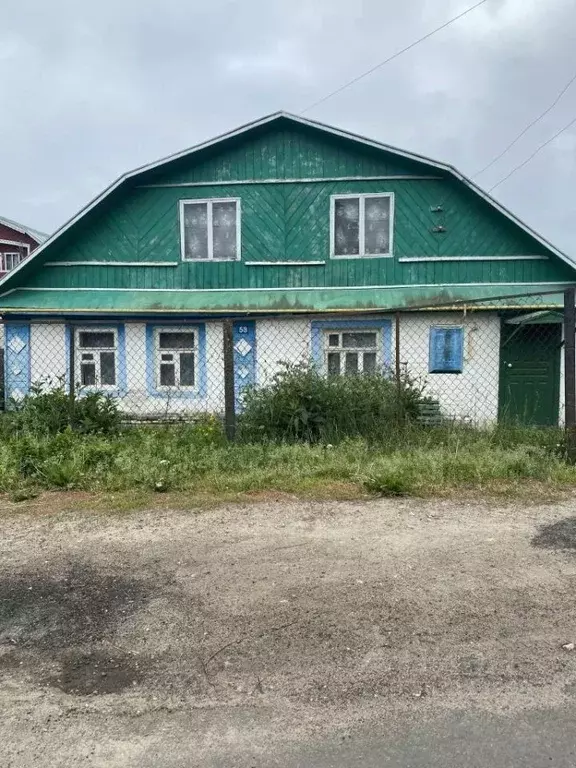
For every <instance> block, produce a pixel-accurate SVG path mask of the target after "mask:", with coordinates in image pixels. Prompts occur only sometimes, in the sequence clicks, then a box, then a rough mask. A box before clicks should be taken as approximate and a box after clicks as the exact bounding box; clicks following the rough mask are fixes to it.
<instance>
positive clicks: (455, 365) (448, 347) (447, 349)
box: [429, 327, 464, 373]
mask: <svg viewBox="0 0 576 768" xmlns="http://www.w3.org/2000/svg"><path fill="white" fill-rule="evenodd" d="M463 364H464V329H463V328H454V327H452V328H449V327H445V328H431V329H430V361H429V371H430V373H462V369H463Z"/></svg>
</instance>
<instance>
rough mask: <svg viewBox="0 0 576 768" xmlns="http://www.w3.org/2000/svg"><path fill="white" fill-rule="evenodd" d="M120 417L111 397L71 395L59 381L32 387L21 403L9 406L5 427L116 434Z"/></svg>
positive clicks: (19, 429)
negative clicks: (53, 383)
mask: <svg viewBox="0 0 576 768" xmlns="http://www.w3.org/2000/svg"><path fill="white" fill-rule="evenodd" d="M120 421H121V416H120V412H119V411H118V406H117V404H116V401H115V400H114V398H112V397H110V396H109V395H104V394H102V393H101V392H80V393H79V394H76V395H74V396H71V395H70V394H69V393H68V392H66V391H65V390H64V386H63V384H62V383H61V382H59V383H58V384H57V386H53V385H52V384H51V382H40V383H38V384H33V385H32V387H31V388H30V393H29V394H28V395H26V397H24V398H23V400H21V401H20V402H12V403H11V411H10V413H9V414H8V419H7V420H5V422H4V426H5V428H8V430H10V431H16V432H24V433H30V434H48V435H54V434H58V433H60V432H64V431H66V430H68V429H71V430H72V431H74V432H80V433H83V434H103V435H109V434H115V433H116V432H118V430H119V428H120Z"/></svg>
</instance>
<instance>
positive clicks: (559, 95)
mask: <svg viewBox="0 0 576 768" xmlns="http://www.w3.org/2000/svg"><path fill="white" fill-rule="evenodd" d="M575 80H576V73H574V75H573V76H572V77H571V78H570V80H569V81H568V82H567V83H566V85H565V86H564V88H562V90H561V91H560V93H559V94H558V95H557V96H556V98H555V99H554V101H553V102H552V104H550V106H549V107H547V108H546V109H545V110H544V112H542V113H541V114H539V115H538V117H536V118H534V120H532V122H531V123H529V124H528V125H527V126H526V127H525V128H524V130H522V131H521V132H520V133H519V134H518V135H517V136H516V138H515V139H514V140H513V141H511V142H510V144H508V146H507V147H506V148H505V149H503V150H502V152H500V154H499V155H496V157H495V158H494V159H492V160H491V161H490V162H489V163H488V165H485V166H484V168H482V169H481V170H479V171H476V173H475V174H474V175H473V176H472V178H473V179H475V178H476V177H477V176H480V174H481V173H484V171H487V170H488V168H491V167H492V166H493V165H494V163H497V162H498V160H500V158H501V157H504V155H505V154H506V153H507V152H508V151H509V150H510V149H512V147H513V146H514V145H515V144H516V143H517V142H518V141H520V139H521V138H522V136H524V135H525V134H526V133H528V131H529V130H530V128H532V127H533V126H535V125H536V124H537V123H539V122H540V120H542V118H544V117H546V115H547V114H548V113H549V112H551V111H552V110H553V109H554V107H555V106H556V104H558V102H559V101H560V99H561V98H562V96H564V94H565V93H566V91H567V90H568V88H570V86H571V85H572V83H573V82H574V81H575Z"/></svg>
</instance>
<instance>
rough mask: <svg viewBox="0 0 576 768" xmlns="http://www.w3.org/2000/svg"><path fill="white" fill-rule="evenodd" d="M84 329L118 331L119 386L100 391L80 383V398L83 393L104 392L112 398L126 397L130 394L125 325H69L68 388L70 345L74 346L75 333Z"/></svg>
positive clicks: (66, 342)
mask: <svg viewBox="0 0 576 768" xmlns="http://www.w3.org/2000/svg"><path fill="white" fill-rule="evenodd" d="M83 328H113V329H114V330H115V331H116V334H117V338H118V372H117V373H118V386H117V387H116V388H115V389H108V388H106V389H102V390H100V389H98V387H83V386H81V385H80V383H79V382H77V383H76V388H75V389H76V391H77V393H78V396H79V397H81V396H82V393H83V392H102V393H104V394H106V395H110V396H111V397H125V396H126V394H127V393H128V384H127V378H126V329H125V327H124V323H117V322H113V323H110V322H108V323H107V322H105V321H104V320H100V321H99V322H82V323H81V322H78V323H68V324H67V325H66V331H65V346H66V387H67V388H69V387H70V376H71V371H70V345H71V344H72V339H73V334H74V331H75V330H77V329H83ZM77 355H78V350H77V349H76V350H75V355H74V358H75V361H76V365H77V364H78V363H77V360H78V358H77Z"/></svg>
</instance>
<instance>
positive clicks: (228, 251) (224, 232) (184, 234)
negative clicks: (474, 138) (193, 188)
mask: <svg viewBox="0 0 576 768" xmlns="http://www.w3.org/2000/svg"><path fill="white" fill-rule="evenodd" d="M180 237H181V240H182V243H181V245H182V259H183V260H184V261H206V260H215V261H235V260H236V259H239V258H240V200H238V199H232V198H224V199H218V200H182V201H180Z"/></svg>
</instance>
